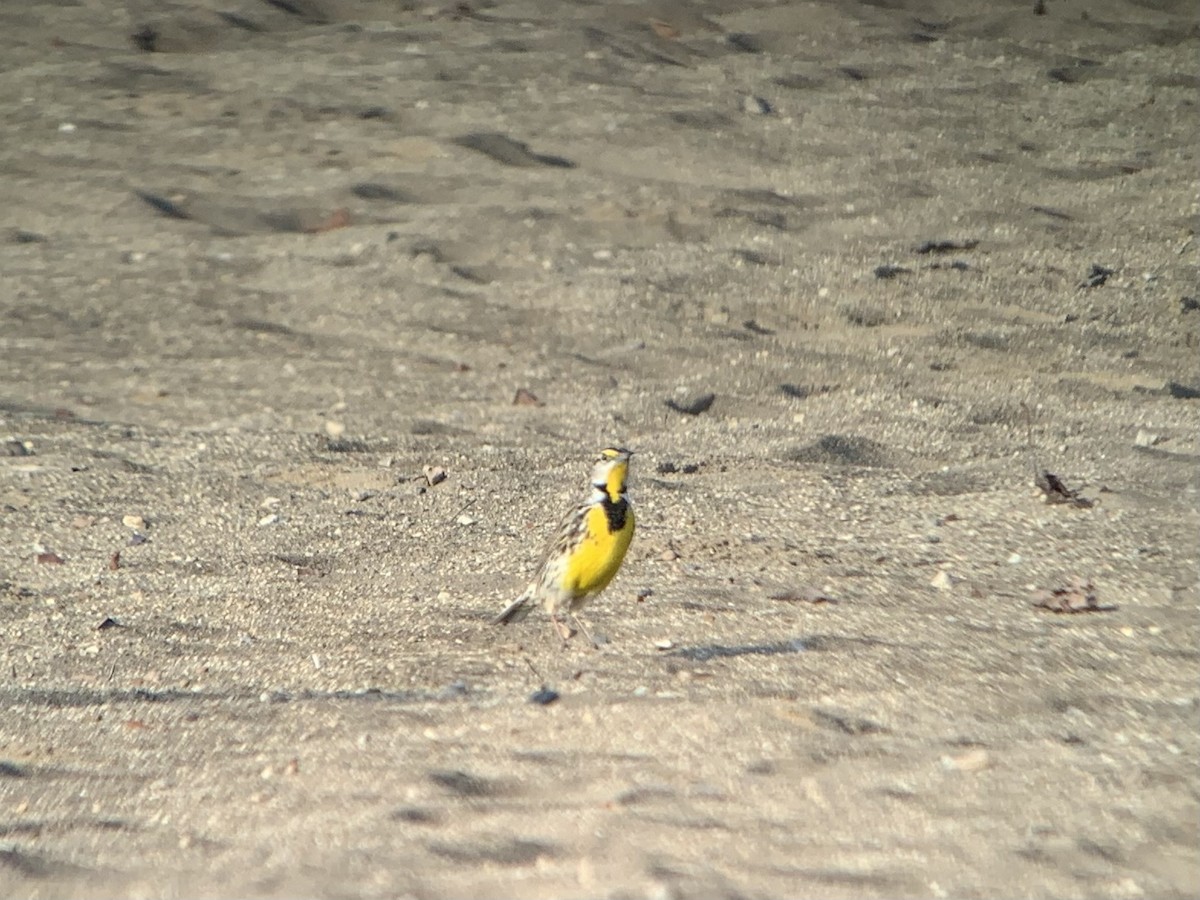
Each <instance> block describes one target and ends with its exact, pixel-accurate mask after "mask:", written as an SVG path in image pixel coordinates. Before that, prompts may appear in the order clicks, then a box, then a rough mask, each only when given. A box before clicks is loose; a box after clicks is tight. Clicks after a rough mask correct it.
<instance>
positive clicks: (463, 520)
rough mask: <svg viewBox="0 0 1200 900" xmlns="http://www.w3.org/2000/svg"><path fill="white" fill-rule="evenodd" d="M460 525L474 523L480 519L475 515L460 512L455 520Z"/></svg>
mask: <svg viewBox="0 0 1200 900" xmlns="http://www.w3.org/2000/svg"><path fill="white" fill-rule="evenodd" d="M454 521H455V522H457V523H458V524H459V525H474V524H475V523H476V522H478V521H479V520H478V519H476V518H475V517H474V516H468V515H467V514H466V513H460V514H459V516H458V518H457V519H455V520H454Z"/></svg>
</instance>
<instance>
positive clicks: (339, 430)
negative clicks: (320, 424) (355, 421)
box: [325, 419, 346, 438]
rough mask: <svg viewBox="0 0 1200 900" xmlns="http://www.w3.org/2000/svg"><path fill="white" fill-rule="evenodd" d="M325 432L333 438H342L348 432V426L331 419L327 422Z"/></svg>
mask: <svg viewBox="0 0 1200 900" xmlns="http://www.w3.org/2000/svg"><path fill="white" fill-rule="evenodd" d="M325 433H326V434H327V435H329V436H330V437H331V438H340V437H341V436H342V435H343V434H345V433H346V426H345V425H343V424H342V423H341V422H335V421H333V420H332V419H330V420H329V421H327V422H326V423H325Z"/></svg>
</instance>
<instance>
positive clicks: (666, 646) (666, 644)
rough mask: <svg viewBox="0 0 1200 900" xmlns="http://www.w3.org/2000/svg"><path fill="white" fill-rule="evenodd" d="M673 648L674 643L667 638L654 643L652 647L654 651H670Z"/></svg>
mask: <svg viewBox="0 0 1200 900" xmlns="http://www.w3.org/2000/svg"><path fill="white" fill-rule="evenodd" d="M674 646H675V642H674V641H672V640H668V639H667V638H663V639H662V640H661V641H655V642H654V647H655V649H656V650H670V649H671V648H672V647H674Z"/></svg>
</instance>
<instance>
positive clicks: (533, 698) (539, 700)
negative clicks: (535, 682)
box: [529, 685, 558, 706]
mask: <svg viewBox="0 0 1200 900" xmlns="http://www.w3.org/2000/svg"><path fill="white" fill-rule="evenodd" d="M557 699H558V691H556V690H553V689H552V688H548V687H546V686H545V685H542V686H541V687H540V688H538V689H537V690H536V691H534V692H533V693H532V694H530V695H529V702H530V703H536V704H538V706H549V705H550V704H551V703H553V702H554V701H555V700H557Z"/></svg>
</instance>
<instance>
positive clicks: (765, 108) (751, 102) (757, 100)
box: [742, 94, 774, 116]
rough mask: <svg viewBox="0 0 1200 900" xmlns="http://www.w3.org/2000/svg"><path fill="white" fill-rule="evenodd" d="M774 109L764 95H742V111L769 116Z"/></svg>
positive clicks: (753, 114)
mask: <svg viewBox="0 0 1200 900" xmlns="http://www.w3.org/2000/svg"><path fill="white" fill-rule="evenodd" d="M773 111H774V110H772V108H771V104H770V103H768V102H767V101H766V100H764V99H763V98H762V97H755V96H754V95H753V94H746V95H745V96H744V97H742V112H744V113H746V114H747V115H751V116H769V115H770V114H771V113H772V112H773Z"/></svg>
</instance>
